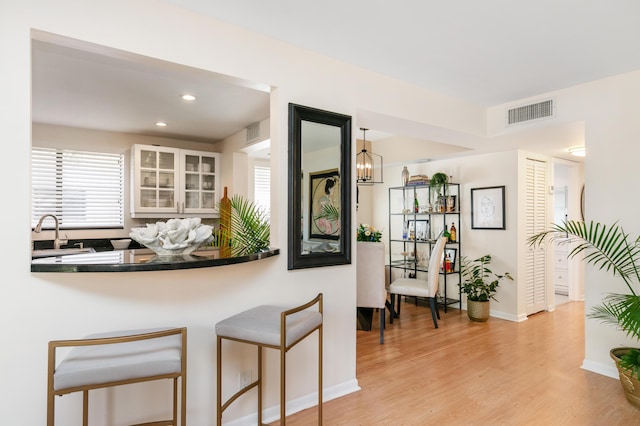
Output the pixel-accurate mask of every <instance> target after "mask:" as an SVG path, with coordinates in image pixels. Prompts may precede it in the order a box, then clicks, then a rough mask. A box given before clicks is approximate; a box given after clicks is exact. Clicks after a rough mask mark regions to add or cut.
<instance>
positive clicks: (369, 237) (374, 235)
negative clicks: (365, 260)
mask: <svg viewBox="0 0 640 426" xmlns="http://www.w3.org/2000/svg"><path fill="white" fill-rule="evenodd" d="M381 237H382V232H380V231H379V230H377V229H375V228H374V227H373V226H371V225H368V224H366V223H364V224H363V223H361V224H360V226H358V230H357V231H356V240H357V241H368V242H372V243H378V242H380V238H381Z"/></svg>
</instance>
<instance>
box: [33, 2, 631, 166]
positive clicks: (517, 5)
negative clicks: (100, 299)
mask: <svg viewBox="0 0 640 426" xmlns="http://www.w3.org/2000/svg"><path fill="white" fill-rule="evenodd" d="M165 1H168V2H170V3H174V4H176V5H179V6H182V7H185V8H189V9H191V10H194V11H196V12H198V13H201V14H206V15H209V16H212V17H215V18H217V19H220V20H223V21H228V22H230V23H233V24H236V25H239V26H242V27H245V28H247V29H249V30H252V31H255V32H258V33H262V34H265V35H268V36H271V37H274V38H276V39H280V40H283V41H286V42H289V43H291V44H294V45H298V46H301V47H304V48H307V49H310V50H314V51H317V52H320V53H323V54H326V55H328V56H332V57H335V58H337V59H340V60H343V61H346V62H350V63H353V64H356V65H359V66H362V67H365V68H368V69H371V70H374V71H377V72H380V73H382V74H385V75H389V76H392V77H396V78H399V79H402V80H406V81H408V82H410V83H413V84H416V85H419V86H423V87H426V88H429V89H431V90H434V91H436V92H440V93H442V94H445V95H450V96H453V97H457V98H460V99H463V100H466V101H468V102H470V103H474V104H478V105H481V106H491V105H497V104H502V103H508V102H511V101H515V100H519V99H522V98H524V97H529V96H535V95H538V94H541V93H544V92H548V91H553V90H557V89H561V88H565V87H570V86H573V85H576V84H579V83H583V82H587V81H591V80H595V79H600V78H604V77H607V76H611V75H616V74H620V73H624V72H628V71H632V70H636V69H640V55H637V54H630V53H634V52H636V51H637V46H636V45H637V41H638V40H640V25H638V24H637V23H638V19H639V18H640V2H638V1H637V0H616V1H615V2H604V1H591V2H585V1H584V0H561V1H559V0H537V1H535V2H514V1H513V0H484V1H477V0H457V1H451V2H443V1H432V0H413V1H411V0H404V1H396V2H389V1H384V0H348V1H345V0H323V1H318V2H302V1H293V0H287V1H285V0H282V1H278V2H266V1H264V0H244V1H235V2H229V1H224V0H165ZM86 50H89V52H87V51H86ZM91 50H92V49H91V48H87V46H86V45H82V46H81V50H76V49H70V48H68V47H61V46H58V45H55V44H48V43H43V42H34V69H33V83H34V84H33V119H34V121H38V122H45V123H54V124H62V125H70V126H76V127H88V128H97V129H104V130H114V131H121V132H131V133H140V134H149V135H159V136H165V137H175V138H181V139H189V140H195V141H204V142H211V141H216V140H219V139H221V138H223V137H226V136H229V135H231V134H234V133H236V132H237V131H240V130H242V129H243V128H245V127H247V126H248V125H249V124H251V123H254V122H256V121H260V120H263V119H265V118H267V117H268V116H269V94H268V88H267V87H259V86H255V85H252V84H250V83H247V82H241V81H236V80H231V79H229V78H228V77H223V76H219V75H216V74H214V73H209V72H203V71H201V70H196V69H191V68H187V67H182V66H178V65H175V64H167V63H164V62H160V61H155V60H152V59H150V58H141V57H137V56H136V57H134V56H133V55H130V54H127V53H125V52H113V51H109V52H105V51H104V50H103V49H95V51H94V52H93V53H92V52H91ZM229 83H233V84H229ZM185 92H189V93H194V94H195V95H196V96H198V99H197V100H196V101H195V102H190V103H185V102H183V101H181V100H180V99H179V95H180V94H182V93H185ZM158 120H164V121H167V122H168V124H169V125H168V127H166V128H164V129H159V128H157V127H155V126H154V125H153V123H155V122H156V121H158ZM353 130H354V134H355V135H356V136H358V137H359V136H360V132H359V131H358V130H357V129H353ZM375 130H385V131H387V132H388V129H372V131H370V132H367V139H368V140H377V139H380V138H381V137H385V136H389V135H388V134H381V135H378V134H377V133H376V132H375ZM583 132H584V130H583V128H582V126H575V125H572V126H570V128H567V127H565V128H563V129H560V131H559V132H556V133H547V134H545V135H544V136H545V139H543V140H545V143H544V144H542V143H541V142H540V140H541V139H540V138H538V137H536V135H531V136H530V137H528V138H525V139H523V141H522V144H521V145H519V146H518V147H519V148H522V149H531V150H535V151H536V152H541V153H547V154H549V155H554V156H558V157H565V158H567V156H566V153H564V150H566V147H567V146H570V145H576V144H581V143H583V138H584V134H583ZM404 136H417V135H409V134H407V135H404ZM440 141H445V140H444V139H442V140H440ZM445 142H446V141H445ZM475 142H477V141H475ZM483 142H486V141H483ZM500 142H501V141H500V140H499V139H496V140H492V141H491V144H487V145H486V148H485V149H487V150H490V149H492V148H495V149H501V148H500V147H499V144H500ZM506 143H509V141H507V142H506ZM472 144H473V142H471V143H470V144H467V146H469V145H472ZM561 144H562V149H561V148H560V145H561ZM512 148H513V147H512Z"/></svg>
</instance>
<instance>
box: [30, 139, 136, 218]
mask: <svg viewBox="0 0 640 426" xmlns="http://www.w3.org/2000/svg"><path fill="white" fill-rule="evenodd" d="M45 214H53V215H56V216H57V217H58V220H59V222H60V229H78V228H82V229H86V228H122V227H123V226H124V156H123V155H121V154H105V153H96V152H82V151H72V150H60V149H51V148H32V150H31V226H32V227H35V226H36V225H37V223H38V220H39V219H40V217H41V216H42V215H45ZM52 227H53V221H52V220H45V222H44V223H43V228H52Z"/></svg>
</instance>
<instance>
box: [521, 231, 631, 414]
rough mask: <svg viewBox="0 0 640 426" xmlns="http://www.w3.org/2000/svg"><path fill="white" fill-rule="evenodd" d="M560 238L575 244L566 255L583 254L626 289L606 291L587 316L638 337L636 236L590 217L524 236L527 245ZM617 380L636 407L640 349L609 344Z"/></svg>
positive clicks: (585, 258) (567, 242) (571, 256)
mask: <svg viewBox="0 0 640 426" xmlns="http://www.w3.org/2000/svg"><path fill="white" fill-rule="evenodd" d="M560 237H562V238H563V241H564V242H563V243H566V244H572V243H573V244H575V246H574V248H573V249H572V250H571V251H570V252H569V255H568V257H569V258H573V257H575V256H577V255H578V254H583V255H584V260H585V261H586V262H587V264H591V265H593V266H595V267H597V268H598V269H600V270H605V271H611V273H612V274H613V277H616V278H618V277H619V278H620V279H622V281H623V282H624V283H625V285H626V286H627V289H628V290H629V293H628V294H619V293H609V294H607V295H606V296H605V298H604V299H603V301H602V303H601V304H599V305H596V306H594V307H593V308H591V311H590V312H589V314H588V315H587V318H593V319H597V320H599V321H601V322H603V323H605V324H611V325H614V326H616V327H618V328H619V329H620V330H622V331H623V332H625V333H626V335H627V336H631V337H632V338H634V339H635V340H640V295H638V293H639V292H640V285H639V282H640V237H637V238H635V239H631V238H630V237H629V234H627V233H626V232H624V230H623V229H622V227H621V226H620V225H618V223H617V222H615V223H614V224H613V225H611V226H607V225H604V224H602V223H599V222H594V221H591V222H589V223H588V224H587V223H585V222H582V221H566V222H563V223H562V224H554V225H552V226H551V229H550V230H548V231H545V232H541V233H539V234H537V235H534V236H532V237H530V238H529V239H528V243H529V245H530V246H537V245H540V244H542V242H543V241H544V240H545V239H548V240H550V241H553V240H555V239H556V238H560ZM609 354H610V356H611V358H612V359H613V360H614V361H615V363H616V367H617V368H618V373H619V375H620V383H621V384H622V387H623V389H624V391H625V396H626V398H627V400H628V401H629V402H630V403H631V404H632V405H634V406H635V407H638V408H640V351H639V350H638V349H637V348H628V347H622V348H613V349H611V350H610V351H609Z"/></svg>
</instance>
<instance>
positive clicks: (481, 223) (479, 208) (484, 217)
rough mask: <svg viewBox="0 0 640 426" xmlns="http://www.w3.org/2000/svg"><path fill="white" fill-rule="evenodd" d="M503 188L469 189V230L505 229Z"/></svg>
mask: <svg viewBox="0 0 640 426" xmlns="http://www.w3.org/2000/svg"><path fill="white" fill-rule="evenodd" d="M504 190H505V187H504V186H490V187H486V188H472V189H471V229H506V228H505V211H504Z"/></svg>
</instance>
